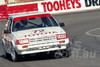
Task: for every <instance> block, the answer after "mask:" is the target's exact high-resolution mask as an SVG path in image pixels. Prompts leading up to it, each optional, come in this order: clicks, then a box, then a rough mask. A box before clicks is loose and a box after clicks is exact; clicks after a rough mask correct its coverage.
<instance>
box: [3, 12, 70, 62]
mask: <svg viewBox="0 0 100 67" xmlns="http://www.w3.org/2000/svg"><path fill="white" fill-rule="evenodd" d="M61 26H64V23H59V24H58V23H57V22H56V21H55V19H54V18H53V17H52V16H51V15H50V14H48V13H42V12H31V13H21V14H14V15H10V16H9V17H8V19H7V21H6V24H5V28H4V30H3V32H2V43H3V46H4V52H5V57H8V56H9V55H11V58H12V60H13V61H18V60H19V59H20V57H21V56H23V55H27V54H36V53H42V52H45V53H46V52H50V53H54V56H55V57H60V56H58V54H59V53H61V54H62V55H63V51H66V54H67V55H69V52H68V46H69V38H68V36H67V34H66V32H65V31H64V30H63V29H62V28H61Z"/></svg>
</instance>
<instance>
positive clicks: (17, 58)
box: [11, 46, 21, 62]
mask: <svg viewBox="0 0 100 67" xmlns="http://www.w3.org/2000/svg"><path fill="white" fill-rule="evenodd" d="M11 59H12V61H14V62H16V61H19V60H20V59H21V56H20V55H18V54H17V52H16V51H15V49H14V48H13V46H12V48H11Z"/></svg>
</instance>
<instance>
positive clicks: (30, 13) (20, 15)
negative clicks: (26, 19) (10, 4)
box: [9, 12, 49, 18]
mask: <svg viewBox="0 0 100 67" xmlns="http://www.w3.org/2000/svg"><path fill="white" fill-rule="evenodd" d="M39 14H49V13H45V12H27V13H17V14H12V15H9V17H11V18H17V17H23V16H31V15H39Z"/></svg>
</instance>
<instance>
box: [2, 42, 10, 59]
mask: <svg viewBox="0 0 100 67" xmlns="http://www.w3.org/2000/svg"><path fill="white" fill-rule="evenodd" d="M2 46H3V51H4V57H5V58H10V57H11V55H10V54H9V53H7V51H6V48H5V46H4V43H3V42H2Z"/></svg>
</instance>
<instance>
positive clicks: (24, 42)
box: [16, 38, 29, 45]
mask: <svg viewBox="0 0 100 67" xmlns="http://www.w3.org/2000/svg"><path fill="white" fill-rule="evenodd" d="M16 44H17V45H24V44H29V39H28V38H26V39H20V40H17V41H16Z"/></svg>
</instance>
